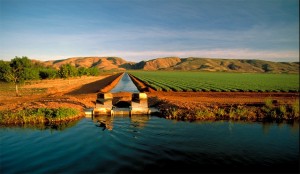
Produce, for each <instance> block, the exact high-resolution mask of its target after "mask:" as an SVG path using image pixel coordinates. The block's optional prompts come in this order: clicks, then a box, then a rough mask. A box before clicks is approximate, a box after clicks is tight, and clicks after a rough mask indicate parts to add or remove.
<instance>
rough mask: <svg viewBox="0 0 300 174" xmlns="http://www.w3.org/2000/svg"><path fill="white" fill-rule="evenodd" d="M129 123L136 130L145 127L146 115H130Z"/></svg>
mask: <svg viewBox="0 0 300 174" xmlns="http://www.w3.org/2000/svg"><path fill="white" fill-rule="evenodd" d="M130 118H131V122H132V123H133V124H134V125H135V126H136V127H138V128H143V127H145V125H146V123H147V122H148V120H149V116H148V115H131V117H130Z"/></svg>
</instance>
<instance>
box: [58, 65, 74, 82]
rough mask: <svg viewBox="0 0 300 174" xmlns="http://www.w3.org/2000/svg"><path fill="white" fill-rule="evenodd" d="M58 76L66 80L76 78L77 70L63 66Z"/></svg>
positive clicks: (70, 66)
mask: <svg viewBox="0 0 300 174" xmlns="http://www.w3.org/2000/svg"><path fill="white" fill-rule="evenodd" d="M58 74H59V76H60V77H61V78H64V79H68V78H70V77H76V76H77V74H78V73H77V68H76V67H75V66H72V65H71V64H64V65H62V66H61V67H60V68H59V71H58Z"/></svg>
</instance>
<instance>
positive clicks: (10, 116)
mask: <svg viewBox="0 0 300 174" xmlns="http://www.w3.org/2000/svg"><path fill="white" fill-rule="evenodd" d="M78 115H79V111H78V110H77V109H73V108H58V109H49V108H38V109H25V110H20V111H17V112H11V111H9V110H5V111H0V124H27V123H32V124H37V123H52V122H60V121H67V120H70V119H73V118H74V117H76V116H78Z"/></svg>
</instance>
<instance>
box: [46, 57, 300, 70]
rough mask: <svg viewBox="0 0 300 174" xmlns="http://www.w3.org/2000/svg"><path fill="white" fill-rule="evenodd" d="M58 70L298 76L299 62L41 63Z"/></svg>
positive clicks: (87, 59) (98, 60) (110, 59)
mask: <svg viewBox="0 0 300 174" xmlns="http://www.w3.org/2000/svg"><path fill="white" fill-rule="evenodd" d="M42 63H43V64H44V65H46V66H52V67H54V68H59V67H60V66H61V65H63V64H67V63H70V64H71V65H73V66H76V67H87V68H90V67H97V68H99V69H101V70H130V69H133V70H182V71H211V72H217V71H218V72H259V73H299V62H271V61H265V60H255V59H248V60H246V59H210V58H194V57H189V58H178V57H166V58H156V59H152V60H148V61H141V62H138V63H134V62H128V61H126V60H124V59H122V58H119V57H73V58H68V59H64V60H54V61H46V62H42Z"/></svg>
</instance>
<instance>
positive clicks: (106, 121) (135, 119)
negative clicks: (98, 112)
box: [92, 115, 149, 131]
mask: <svg viewBox="0 0 300 174" xmlns="http://www.w3.org/2000/svg"><path fill="white" fill-rule="evenodd" d="M115 117H118V116H108V115H106V116H96V117H92V119H93V121H94V122H95V123H97V126H98V127H101V128H103V130H105V129H107V130H109V131H111V130H112V129H113V127H114V126H113V121H114V118H115ZM120 117H123V118H126V116H125V117H124V116H120ZM127 118H130V122H131V125H133V128H143V127H145V126H146V123H147V122H148V120H149V116H148V115H131V116H130V117H129V116H128V117H127Z"/></svg>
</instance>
